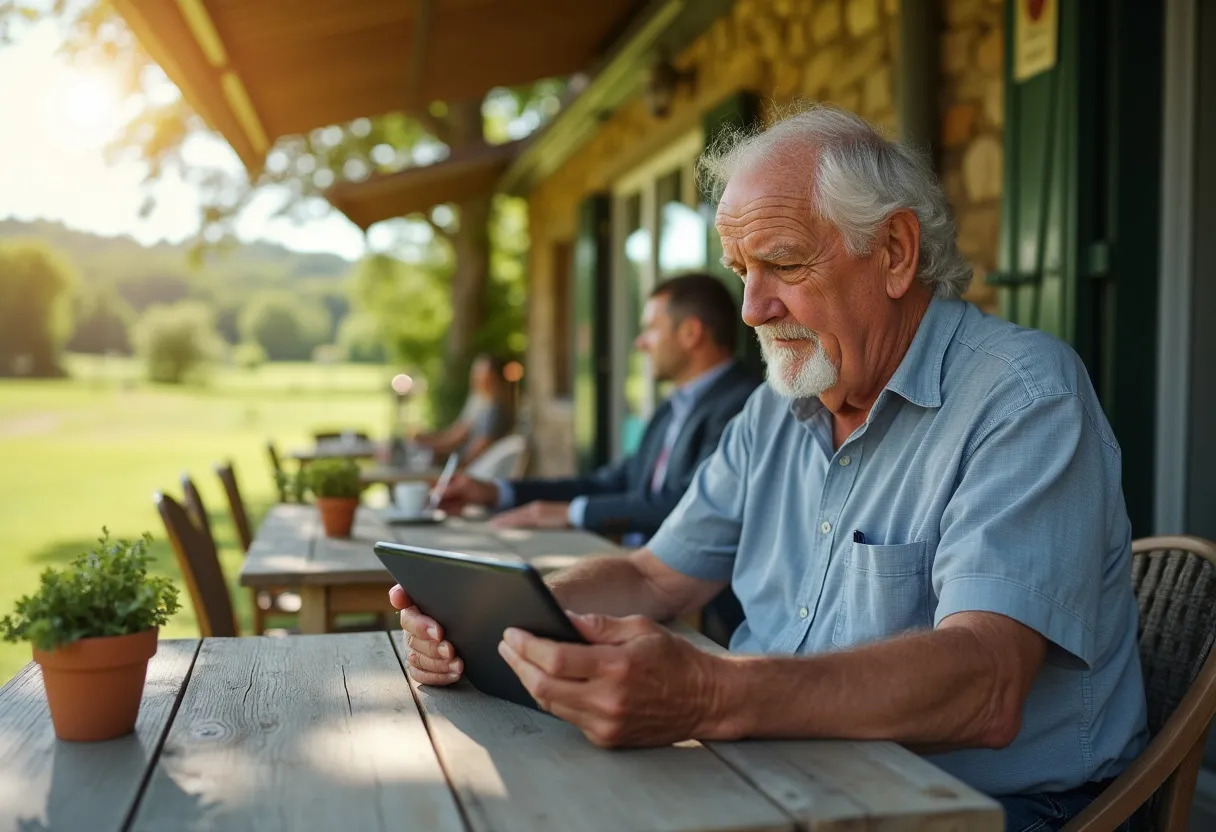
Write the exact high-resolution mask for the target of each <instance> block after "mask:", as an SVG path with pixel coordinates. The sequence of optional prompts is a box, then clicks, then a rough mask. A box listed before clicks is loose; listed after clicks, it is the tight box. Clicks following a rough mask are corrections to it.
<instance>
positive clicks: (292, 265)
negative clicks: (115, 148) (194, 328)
mask: <svg viewBox="0 0 1216 832" xmlns="http://www.w3.org/2000/svg"><path fill="white" fill-rule="evenodd" d="M8 237H37V238H39V239H42V240H45V241H46V242H48V243H50V244H51V245H53V246H54V247H55V248H56V249H58V250H59V251H60V252H61V253H62V254H64V255H66V256H67V257H68V258H70V259H71V260H72V261H73V262H74V263H75V264H76V266H77V268H78V269H80V272H81V276H82V277H83V280H84V282H85V283H90V284H96V283H99V282H106V281H114V280H124V279H128V278H131V277H139V276H146V275H157V276H167V275H181V276H182V277H186V278H188V279H189V280H190V282H192V283H194V282H196V281H198V282H202V283H204V284H208V283H213V282H214V283H219V284H228V283H231V282H238V283H245V284H246V285H245V286H244V287H242V288H255V287H256V286H258V285H270V284H275V285H280V286H281V285H282V282H283V281H284V279H287V280H293V279H307V280H309V282H314V281H316V282H328V281H327V279H338V278H342V277H345V276H346V275H347V274H348V273H349V272H350V268H351V265H352V264H351V262H350V261H349V260H346V259H344V258H342V257H339V256H338V255H336V254H307V253H302V252H298V251H292V250H291V249H288V248H284V247H283V246H280V245H276V244H274V243H267V242H256V243H246V244H240V245H237V246H234V247H233V248H231V249H224V250H221V251H217V252H215V253H213V254H209V255H208V257H207V259H206V262H205V263H204V264H203V266H202V267H201V268H194V267H192V266H191V264H190V260H189V258H188V254H189V251H190V244H189V243H178V244H171V243H158V244H156V245H153V246H144V245H142V244H141V243H139V242H137V241H136V240H134V239H133V238H131V237H127V236H119V237H104V236H101V235H98V234H90V233H88V232H86V231H76V230H74V229H71V228H68V227H66V226H64V225H61V224H60V223H57V222H50V221H47V220H35V221H33V222H24V221H22V220H16V219H0V240H2V239H5V238H8ZM248 284H253V285H248Z"/></svg>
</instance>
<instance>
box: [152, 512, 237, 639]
mask: <svg viewBox="0 0 1216 832" xmlns="http://www.w3.org/2000/svg"><path fill="white" fill-rule="evenodd" d="M154 499H155V501H156V508H157V510H158V511H159V512H160V517H161V520H163V521H164V522H165V531H166V532H167V533H168V535H169V544H170V545H171V546H172V547H173V555H174V557H175V558H176V559H177V566H178V568H179V569H180V570H181V572H182V577H183V578H185V581H186V588H187V589H188V590H189V592H190V600H191V601H192V602H193V603H194V611H195V613H196V615H197V616H198V628H199V631H200V632H201V633H202V635H203V637H204V638H207V637H211V636H235V635H237V626H236V615H235V613H234V612H233V610H232V597H231V596H230V595H229V593H228V584H226V583H225V582H224V573H223V570H222V569H220V559H219V555H218V554H217V553H216V551H215V543H214V542H213V541H212V540H211V538H209V537H208V536H207V535H206V534H204V533H203V531H202V529H200V528H199V527H198V526H196V525H195V524H194V521H192V520H191V519H190V515H189V514H188V513H187V511H186V509H185V508H183V507H182V505H181V504H180V503H178V502H177V501H176V500H174V499H173V498H172V497H169V496H168V495H166V494H162V493H160V492H159V491H158V492H157V493H156V495H155V497H154Z"/></svg>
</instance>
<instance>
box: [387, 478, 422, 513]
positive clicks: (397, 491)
mask: <svg viewBox="0 0 1216 832" xmlns="http://www.w3.org/2000/svg"><path fill="white" fill-rule="evenodd" d="M430 497H431V487H430V486H429V485H427V484H426V483H425V482H399V483H397V485H396V486H395V487H394V488H393V502H394V503H396V504H397V511H398V512H399V513H400V514H401V515H402V516H404V517H417V516H419V515H421V514H422V512H423V510H424V509H425V508H426V504H427V501H428V500H429V499H430Z"/></svg>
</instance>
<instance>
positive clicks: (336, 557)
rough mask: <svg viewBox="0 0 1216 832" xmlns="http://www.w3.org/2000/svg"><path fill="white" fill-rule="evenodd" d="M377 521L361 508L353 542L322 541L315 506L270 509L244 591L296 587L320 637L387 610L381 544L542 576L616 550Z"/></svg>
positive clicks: (565, 540) (459, 526) (481, 525)
mask: <svg viewBox="0 0 1216 832" xmlns="http://www.w3.org/2000/svg"><path fill="white" fill-rule="evenodd" d="M381 517H382V512H381V511H379V510H377V509H374V508H369V507H366V506H360V507H359V511H358V514H356V515H355V527H354V530H353V531H352V532H351V536H350V539H348V540H338V539H334V538H329V537H326V536H325V534H324V533H323V531H322V529H321V518H320V516H319V515H318V514H317V510H316V508H314V507H313V506H307V505H289V504H280V505H277V506H274V507H273V508H271V509H270V511H269V512H268V513H267V515H266V518H265V519H264V520H263V521H262V524H261V526H259V527H258V530H257V534H256V535H254V539H253V543H252V544H251V545H250V547H249V553H248V554H247V555H246V556H245V560H244V562H243V563H242V565H241V576H240V582H241V586H248V587H256V588H267V589H269V588H272V587H278V588H281V587H292V588H295V587H299V591H300V617H299V627H300V631H301V632H302V633H324V632H327V630H328V628H329V622H330V620H331V617H332V616H333V615H334V614H337V613H353V612H390V611H391V610H390V608H389V606H388V594H387V593H388V588H389V587H390V586H392V585H393V580H392V579H391V578H390V577H389V574H388V571H387V570H385V568H384V566H383V564H381V563H380V561H379V559H377V558H376V556H375V554H374V553H373V552H372V544H373V543H375V542H376V541H378V540H388V541H396V542H399V543H409V544H412V545H415V546H425V547H427V548H430V549H453V550H456V551H461V552H469V553H472V554H484V555H496V556H499V557H504V558H510V559H514V560H526V561H528V562H529V563H531V564H532V565H533V566H535V567H536V568H537V569H539V570H541V571H542V572H547V571H550V570H553V569H558V568H561V567H563V566H568V565H570V564H571V563H574V562H575V561H577V560H578V559H579V558H581V557H586V556H587V555H592V554H603V553H605V552H612V551H617V547H616V546H615V545H614V544H613V543H611V542H610V541H608V540H605V539H604V538H602V537H599V536H597V535H594V534H591V533H590V532H585V531H580V530H577V529H571V530H563V531H530V530H525V529H505V530H501V531H500V530H497V529H494V528H493V527H492V526H490V524H489V523H485V522H474V521H469V520H463V519H461V518H451V519H449V520H447V521H446V522H444V523H442V524H439V525H431V526H424V525H389V524H387V523H385V522H384V521H383V520H382V519H381Z"/></svg>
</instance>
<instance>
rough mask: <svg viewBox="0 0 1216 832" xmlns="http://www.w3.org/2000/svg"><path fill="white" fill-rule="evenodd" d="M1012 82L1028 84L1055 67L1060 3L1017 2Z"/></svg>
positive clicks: (1050, 0)
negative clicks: (1027, 82)
mask: <svg viewBox="0 0 1216 832" xmlns="http://www.w3.org/2000/svg"><path fill="white" fill-rule="evenodd" d="M1014 5H1015V7H1016V9H1017V11H1016V12H1015V14H1016V17H1015V19H1014V26H1013V80H1015V81H1025V80H1026V79H1027V78H1031V77H1033V76H1035V75H1038V74H1039V73H1040V72H1046V71H1047V70H1049V69H1051V68H1052V67H1054V66H1055V65H1056V57H1057V55H1058V52H1059V48H1058V41H1059V31H1060V8H1059V0H1014Z"/></svg>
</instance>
